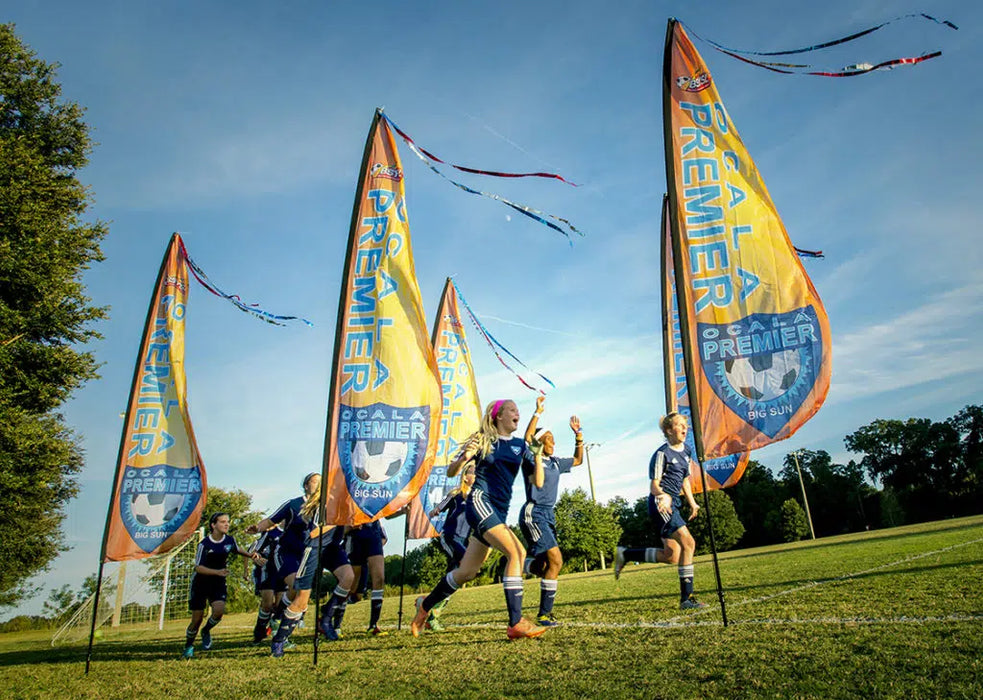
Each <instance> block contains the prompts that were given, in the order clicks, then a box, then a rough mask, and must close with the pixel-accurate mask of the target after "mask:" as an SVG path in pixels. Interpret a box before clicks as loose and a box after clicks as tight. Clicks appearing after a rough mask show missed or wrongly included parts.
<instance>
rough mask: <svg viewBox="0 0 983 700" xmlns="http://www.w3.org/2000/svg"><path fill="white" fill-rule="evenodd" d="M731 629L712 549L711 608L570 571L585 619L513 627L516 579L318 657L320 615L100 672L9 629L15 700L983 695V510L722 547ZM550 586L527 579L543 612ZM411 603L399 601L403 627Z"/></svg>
mask: <svg viewBox="0 0 983 700" xmlns="http://www.w3.org/2000/svg"><path fill="white" fill-rule="evenodd" d="M720 565H721V576H722V578H723V583H724V589H725V592H726V596H727V599H726V600H727V611H728V617H729V622H730V625H729V626H728V627H726V628H725V627H723V625H722V624H721V617H720V609H719V605H718V604H717V602H716V594H715V592H714V578H713V568H712V565H711V562H710V559H709V557H700V558H698V559H697V562H696V587H697V593H698V595H699V597H700V598H701V599H702V600H704V601H705V602H708V603H711V604H712V605H711V607H710V609H708V610H706V611H700V612H695V613H694V612H689V613H681V612H680V610H679V609H678V584H677V580H676V571H675V567H668V566H665V565H640V566H633V565H629V567H628V568H626V569H625V571H624V573H623V574H622V576H621V580H620V581H618V582H617V583H616V582H615V581H614V579H613V576H612V575H611V573H610V572H590V573H586V574H571V575H568V576H563V577H561V579H560V588H559V595H558V597H557V606H556V610H555V612H556V614H557V617H559V618H561V619H562V620H564V621H565V622H567V625H566V626H565V627H563V628H560V629H555V630H551V631H549V632H547V633H546V635H545V636H544V637H542V638H541V639H538V640H524V641H521V642H508V641H506V639H505V604H504V599H503V595H502V590H501V588H500V587H499V586H482V587H476V588H467V589H464V590H462V591H460V592H458V593H457V594H456V595H455V596H454V598H453V599H452V600H451V603H450V605H449V606H448V608H447V609H446V611H445V614H444V620H445V621H446V623H447V624H448V626H449V629H448V631H447V632H445V633H443V634H435V633H426V634H425V635H424V636H423V637H422V638H421V639H413V637H411V636H410V634H409V631H408V627H409V619H410V617H411V615H412V607H413V599H412V596H407V597H406V599H405V603H404V606H405V607H404V618H403V623H404V624H403V630H402V631H401V632H396V631H395V629H393V630H392V633H391V634H390V635H389V636H388V637H385V638H381V639H376V638H370V637H367V636H366V635H365V633H364V632H363V631H362V630H364V629H365V627H366V625H367V622H368V614H369V604H368V602H362V603H359V604H357V605H354V606H349V612H348V614H347V616H346V618H345V625H344V631H345V634H346V638H345V639H343V640H342V641H340V642H337V643H334V644H325V643H322V644H321V646H320V647H319V650H320V651H319V659H318V664H317V666H316V667H315V666H314V665H313V664H312V646H311V641H312V639H311V634H312V628H313V614H309V616H308V626H307V627H306V628H304V629H301V630H299V631H298V632H297V633H295V635H294V637H295V639H296V641H297V642H298V643H299V644H298V647H297V648H296V649H295V650H293V651H290V652H288V653H287V655H286V656H285V657H284V658H283V659H273V658H270V657H269V650H268V648H267V647H258V648H257V647H252V646H249V645H248V644H247V643H246V642H247V639H248V637H249V634H250V629H251V626H252V621H253V617H252V616H251V615H233V616H228V617H227V618H226V619H225V621H223V623H222V624H221V625H220V626H219V627H218V628H216V630H215V647H214V649H213V650H212V651H210V652H207V653H205V652H200V651H196V657H195V658H194V659H193V660H192V661H189V662H185V661H183V660H180V659H179V658H178V654H179V651H180V647H181V646H182V644H183V628H184V625H185V624H186V623H184V622H178V623H172V624H170V625H169V626H168V627H167V628H166V629H165V630H164V631H163V632H157V631H156V630H152V631H151V630H141V631H139V632H134V631H125V630H124V631H120V632H114V633H107V634H106V636H105V637H103V638H102V639H101V640H99V642H98V643H97V644H96V647H95V651H94V654H93V662H92V669H91V672H90V673H89V675H88V677H86V676H85V675H83V671H84V663H85V648H84V645H82V646H74V647H67V648H66V647H56V648H52V647H51V646H50V643H49V640H50V634H43V633H39V632H32V633H19V634H7V635H0V696H3V697H12V698H13V697H16V698H21V697H24V698H31V697H45V698H50V697H57V698H134V697H139V698H157V697H169V698H174V699H178V698H192V697H202V698H216V699H221V700H227V699H232V698H267V697H269V698H285V697H293V698H305V697H334V698H339V697H348V698H362V697H373V698H391V697H414V698H416V697H423V698H429V697H435V698H443V697H446V698H462V697H492V698H500V697H530V696H536V697H561V698H562V697H604V698H606V699H607V698H618V697H644V698H661V697H682V698H715V697H727V698H731V697H750V696H753V697H815V698H837V697H858V696H864V697H878V698H879V697H905V698H927V697H945V698H963V697H964V698H979V697H983V662H981V659H983V592H981V584H983V517H975V518H964V519H960V520H950V521H943V522H936V523H928V524H924V525H917V526H909V527H903V528H895V529H891V530H880V531H876V532H870V533H864V534H860V535H849V536H842V537H835V538H826V539H822V540H817V541H814V542H813V541H806V542H800V543H796V544H793V545H785V546H780V547H766V548H760V549H753V550H741V551H737V552H731V553H725V554H722V555H721V556H720ZM538 589H539V587H538V583H537V582H536V581H533V580H528V581H527V582H526V588H525V602H526V605H525V609H526V611H527V614H529V615H532V614H533V613H534V612H535V607H536V605H537V603H538V598H539V590H538ZM398 607H399V601H398V599H395V598H388V599H387V600H386V604H385V609H384V612H383V624H384V625H387V626H389V627H394V626H395V624H396V615H397V610H398Z"/></svg>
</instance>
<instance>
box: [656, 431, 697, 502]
mask: <svg viewBox="0 0 983 700" xmlns="http://www.w3.org/2000/svg"><path fill="white" fill-rule="evenodd" d="M691 459H692V454H691V453H690V451H689V447H688V446H687V445H683V449H682V450H679V451H676V450H674V449H672V448H671V447H669V444H668V443H666V444H665V445H663V446H662V447H660V448H659V449H657V450H656V451H655V454H654V455H652V459H651V460H650V461H649V479H650V480H652V481H654V482H655V483H657V484H658V485H659V488H661V489H662V490H663V491H664V492H665V493H668V494H669V495H670V496H678V495H679V494H680V493H681V492H682V490H683V481H685V479H686V477H688V476H689V463H690V460H691Z"/></svg>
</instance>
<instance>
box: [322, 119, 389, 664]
mask: <svg viewBox="0 0 983 700" xmlns="http://www.w3.org/2000/svg"><path fill="white" fill-rule="evenodd" d="M381 116H382V109H381V108H379V107H376V110H375V114H374V115H373V117H372V126H370V127H369V135H368V136H367V137H366V139H365V150H364V151H363V152H362V165H361V167H360V168H359V171H358V184H357V185H356V186H355V201H354V204H353V205H352V221H351V226H350V227H349V230H348V247H347V250H346V251H345V266H344V269H343V270H342V274H341V293H340V295H339V299H338V322H337V324H335V334H334V353H333V354H332V356H331V388H330V389H329V393H328V416H327V421H326V426H325V430H324V454H323V457H322V460H321V495H320V497H319V499H318V500H319V502H318V512H319V513H320V516H321V518H322V519H325V520H326V519H327V517H326V513H327V504H328V470H329V468H330V466H331V452H332V450H333V449H334V447H335V446H334V445H333V444H331V434H332V433H331V426H332V425H333V423H334V415H335V410H336V408H337V407H336V406H335V405H334V399H335V392H336V391H337V389H338V356H339V355H340V354H341V338H342V336H343V335H344V328H343V327H342V324H343V323H344V319H345V291H346V290H347V289H348V282H349V278H350V277H351V258H352V251H353V250H354V248H355V235H356V233H357V232H358V224H359V221H358V211H359V205H360V204H361V200H362V189H363V188H364V186H365V174H366V172H368V168H369V155H370V154H371V152H372V142H373V140H374V139H375V131H376V129H377V128H378V126H379V118H380V117H381ZM326 524H327V523H322V526H323V525H326ZM322 535H323V533H322ZM322 539H323V538H320V537H319V538H318V547H317V561H316V562H315V566H316V567H317V568H316V569H315V570H316V571H317V573H316V574H315V575H314V595H315V598H316V600H315V608H314V609H315V615H317V616H319V615H320V614H321V585H320V583H321V550H322V549H323V547H324V545H323V543H322ZM317 647H318V645H317V633H315V634H314V664H315V665H317Z"/></svg>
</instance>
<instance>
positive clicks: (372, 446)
mask: <svg viewBox="0 0 983 700" xmlns="http://www.w3.org/2000/svg"><path fill="white" fill-rule="evenodd" d="M408 449H409V446H408V445H407V443H405V442H398V441H395V440H358V441H356V442H355V444H354V446H353V447H352V467H353V468H354V470H355V476H357V477H358V478H359V479H361V480H362V481H367V482H369V483H373V484H377V483H379V482H381V481H385V480H386V479H389V478H390V477H391V476H393V475H394V474H396V472H398V471H399V468H400V467H402V466H403V462H404V461H406V452H407V450H408Z"/></svg>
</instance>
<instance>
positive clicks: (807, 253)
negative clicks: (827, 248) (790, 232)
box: [792, 246, 826, 258]
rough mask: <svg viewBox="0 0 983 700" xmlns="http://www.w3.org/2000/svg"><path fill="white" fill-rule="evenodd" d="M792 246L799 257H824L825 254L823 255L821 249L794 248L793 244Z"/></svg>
mask: <svg viewBox="0 0 983 700" xmlns="http://www.w3.org/2000/svg"><path fill="white" fill-rule="evenodd" d="M792 247H793V248H795V252H796V254H797V255H798V256H799V257H800V258H825V257H826V256H825V255H823V251H821V250H806V249H804V248H796V247H795V246H792Z"/></svg>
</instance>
